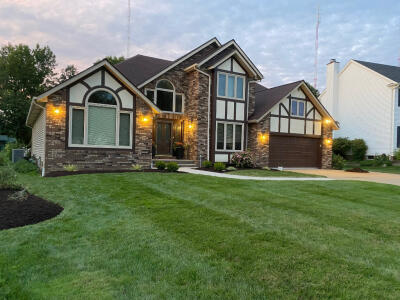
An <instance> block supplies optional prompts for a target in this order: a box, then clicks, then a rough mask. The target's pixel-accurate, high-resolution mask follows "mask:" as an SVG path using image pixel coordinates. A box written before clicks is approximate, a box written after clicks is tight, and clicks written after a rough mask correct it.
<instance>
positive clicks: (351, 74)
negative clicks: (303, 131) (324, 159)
mask: <svg viewBox="0 0 400 300" xmlns="http://www.w3.org/2000/svg"><path fill="white" fill-rule="evenodd" d="M399 85H400V67H395V66H389V65H382V64H377V63H371V62H365V61H358V60H350V61H349V62H348V63H347V64H346V66H345V67H344V68H343V70H341V71H340V72H339V62H337V61H336V60H334V59H333V60H331V62H330V63H329V64H328V66H327V76H326V89H325V91H323V92H322V94H321V96H320V100H321V102H322V103H323V104H324V105H325V107H326V108H327V109H328V110H329V111H330V112H331V113H332V116H333V117H334V118H335V120H337V121H338V122H339V124H340V130H338V131H336V132H335V137H349V138H350V139H355V138H362V139H364V140H365V141H366V143H367V145H368V152H367V155H368V156H369V157H373V156H375V155H377V154H378V155H379V154H382V153H385V154H387V155H392V154H393V152H394V150H396V149H397V148H400V93H399Z"/></svg>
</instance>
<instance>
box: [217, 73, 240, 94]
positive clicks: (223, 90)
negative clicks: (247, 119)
mask: <svg viewBox="0 0 400 300" xmlns="http://www.w3.org/2000/svg"><path fill="white" fill-rule="evenodd" d="M218 97H224V98H232V99H244V76H240V75H235V74H228V73H222V72H219V73H218Z"/></svg>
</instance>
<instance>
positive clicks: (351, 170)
mask: <svg viewBox="0 0 400 300" xmlns="http://www.w3.org/2000/svg"><path fill="white" fill-rule="evenodd" d="M345 171H346V172H354V173H369V172H368V171H367V170H363V169H361V168H358V167H355V168H352V169H347V170H345Z"/></svg>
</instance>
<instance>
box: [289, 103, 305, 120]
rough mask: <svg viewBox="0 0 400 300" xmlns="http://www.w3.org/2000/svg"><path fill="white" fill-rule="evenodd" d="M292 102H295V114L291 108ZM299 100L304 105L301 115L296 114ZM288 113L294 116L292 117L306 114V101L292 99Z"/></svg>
mask: <svg viewBox="0 0 400 300" xmlns="http://www.w3.org/2000/svg"><path fill="white" fill-rule="evenodd" d="M293 102H297V111H296V113H295V114H294V113H293V110H292V104H293ZM300 102H301V103H303V105H304V109H303V115H299V114H298V112H299V103H300ZM290 115H291V116H294V117H304V116H305V115H306V101H304V100H297V99H292V103H291V104H290Z"/></svg>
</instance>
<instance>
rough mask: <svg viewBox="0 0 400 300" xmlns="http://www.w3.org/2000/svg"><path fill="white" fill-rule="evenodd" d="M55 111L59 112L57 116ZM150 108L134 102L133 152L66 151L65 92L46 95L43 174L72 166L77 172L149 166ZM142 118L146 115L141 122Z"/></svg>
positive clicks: (105, 150) (151, 126)
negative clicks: (133, 165) (74, 166)
mask: <svg viewBox="0 0 400 300" xmlns="http://www.w3.org/2000/svg"><path fill="white" fill-rule="evenodd" d="M55 109H58V110H59V113H58V114H56V113H55V112H54V111H55ZM152 115H153V112H152V111H151V108H150V107H149V106H148V105H147V104H146V103H144V102H143V101H142V100H140V99H136V120H134V121H135V124H136V130H135V133H134V136H133V141H134V150H126V149H123V150H120V149H96V148H87V149H84V148H77V149H73V148H68V137H67V126H66V124H67V106H66V90H62V91H60V92H58V93H57V94H53V95H52V96H49V98H48V103H47V105H46V147H45V151H46V154H45V155H46V156H45V174H48V173H50V172H55V171H63V170H64V169H63V167H64V166H65V165H68V164H73V165H76V166H77V167H78V169H79V170H83V169H90V170H112V169H115V170H118V169H129V168H130V167H131V166H132V164H141V165H143V166H144V167H150V165H151V146H152V130H153V124H152V121H151V120H152V119H153V117H152ZM143 116H149V117H148V121H147V122H143V121H142V119H143Z"/></svg>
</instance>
